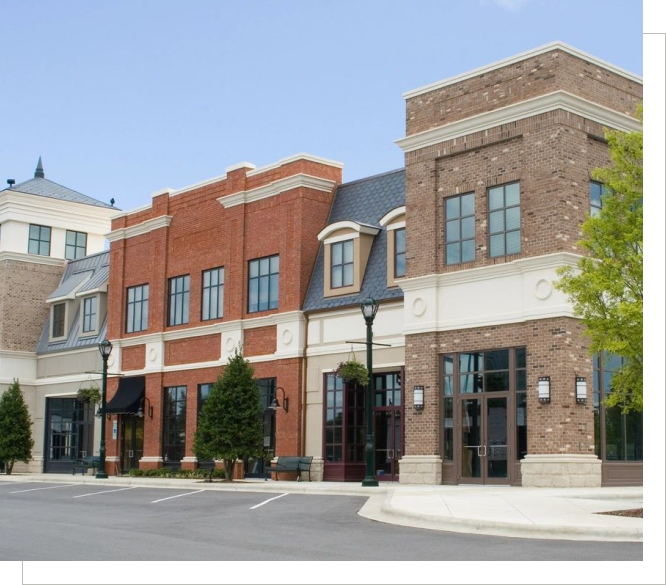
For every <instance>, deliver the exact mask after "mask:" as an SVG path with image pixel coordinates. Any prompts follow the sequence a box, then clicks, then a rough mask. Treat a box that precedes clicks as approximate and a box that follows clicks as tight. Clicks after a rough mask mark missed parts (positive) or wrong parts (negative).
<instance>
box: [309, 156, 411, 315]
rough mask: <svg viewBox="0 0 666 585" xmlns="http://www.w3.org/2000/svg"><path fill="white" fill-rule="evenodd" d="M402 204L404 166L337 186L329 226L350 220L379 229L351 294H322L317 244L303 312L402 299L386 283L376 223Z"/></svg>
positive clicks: (383, 250)
mask: <svg viewBox="0 0 666 585" xmlns="http://www.w3.org/2000/svg"><path fill="white" fill-rule="evenodd" d="M404 204H405V170H404V169H398V170H396V171H391V172H388V173H383V174H381V175H375V176H373V177H368V178H366V179H360V180H358V181H352V182H351V183H346V184H344V185H340V187H338V190H337V193H336V195H335V201H333V206H332V207H331V213H330V216H329V218H328V225H331V224H333V223H336V222H338V221H344V220H349V221H355V222H357V223H361V224H365V225H369V226H372V227H376V228H379V230H380V231H379V233H378V234H377V235H376V236H375V238H374V241H373V243H372V249H371V250H370V257H369V258H368V265H367V267H366V269H365V275H364V276H363V283H362V285H361V291H360V292H359V293H358V294H354V295H345V296H342V297H330V298H325V297H324V246H323V245H320V246H319V253H318V254H317V261H316V262H315V267H314V270H313V272H312V278H311V279H310V286H309V288H308V293H307V295H306V297H305V305H304V310H305V311H315V310H318V309H332V308H337V307H347V306H353V305H357V304H358V303H359V302H360V301H361V299H364V298H366V297H372V298H374V299H376V300H378V301H383V300H389V299H401V298H403V293H402V289H401V288H400V287H392V288H387V286H386V230H385V229H383V228H382V227H381V226H380V225H379V220H380V219H381V218H382V217H384V216H385V215H386V214H387V213H388V212H389V211H391V210H392V209H395V208H396V207H401V206H403V205H404Z"/></svg>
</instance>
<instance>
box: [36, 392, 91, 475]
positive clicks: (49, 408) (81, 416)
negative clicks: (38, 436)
mask: <svg viewBox="0 0 666 585" xmlns="http://www.w3.org/2000/svg"><path fill="white" fill-rule="evenodd" d="M94 410H95V405H94V404H90V403H83V402H79V401H78V400H77V399H76V398H47V399H46V424H45V426H46V445H47V450H46V456H45V461H44V471H46V472H53V471H56V472H61V473H69V472H70V471H71V469H72V461H76V460H77V459H81V458H83V457H86V456H87V455H92V453H93V448H94V446H93V421H94V416H93V415H94Z"/></svg>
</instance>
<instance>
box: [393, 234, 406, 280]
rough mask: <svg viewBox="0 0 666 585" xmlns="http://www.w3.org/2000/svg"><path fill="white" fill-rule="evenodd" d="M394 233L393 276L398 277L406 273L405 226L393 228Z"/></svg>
mask: <svg viewBox="0 0 666 585" xmlns="http://www.w3.org/2000/svg"><path fill="white" fill-rule="evenodd" d="M393 233H394V234H395V235H394V236H393V237H394V238H395V272H394V273H393V276H394V277H395V278H400V277H402V276H405V274H406V267H407V265H406V262H405V259H406V247H405V228H400V229H398V230H394V231H393Z"/></svg>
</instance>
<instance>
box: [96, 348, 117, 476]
mask: <svg viewBox="0 0 666 585" xmlns="http://www.w3.org/2000/svg"><path fill="white" fill-rule="evenodd" d="M112 349H113V345H112V344H111V342H110V341H109V340H108V339H105V340H104V341H102V343H100V344H99V353H101V354H102V405H101V408H100V414H101V415H102V428H101V429H100V431H101V433H100V440H99V469H98V470H97V475H95V477H96V478H97V479H106V478H107V477H109V476H108V475H107V474H106V439H105V437H106V374H107V369H108V362H109V356H110V355H111V350H112Z"/></svg>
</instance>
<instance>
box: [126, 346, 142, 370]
mask: <svg viewBox="0 0 666 585" xmlns="http://www.w3.org/2000/svg"><path fill="white" fill-rule="evenodd" d="M121 355H122V369H123V370H125V371H127V370H130V371H131V370H142V369H143V368H144V367H145V365H146V346H145V345H134V346H132V347H124V348H123V352H122V354H121Z"/></svg>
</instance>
